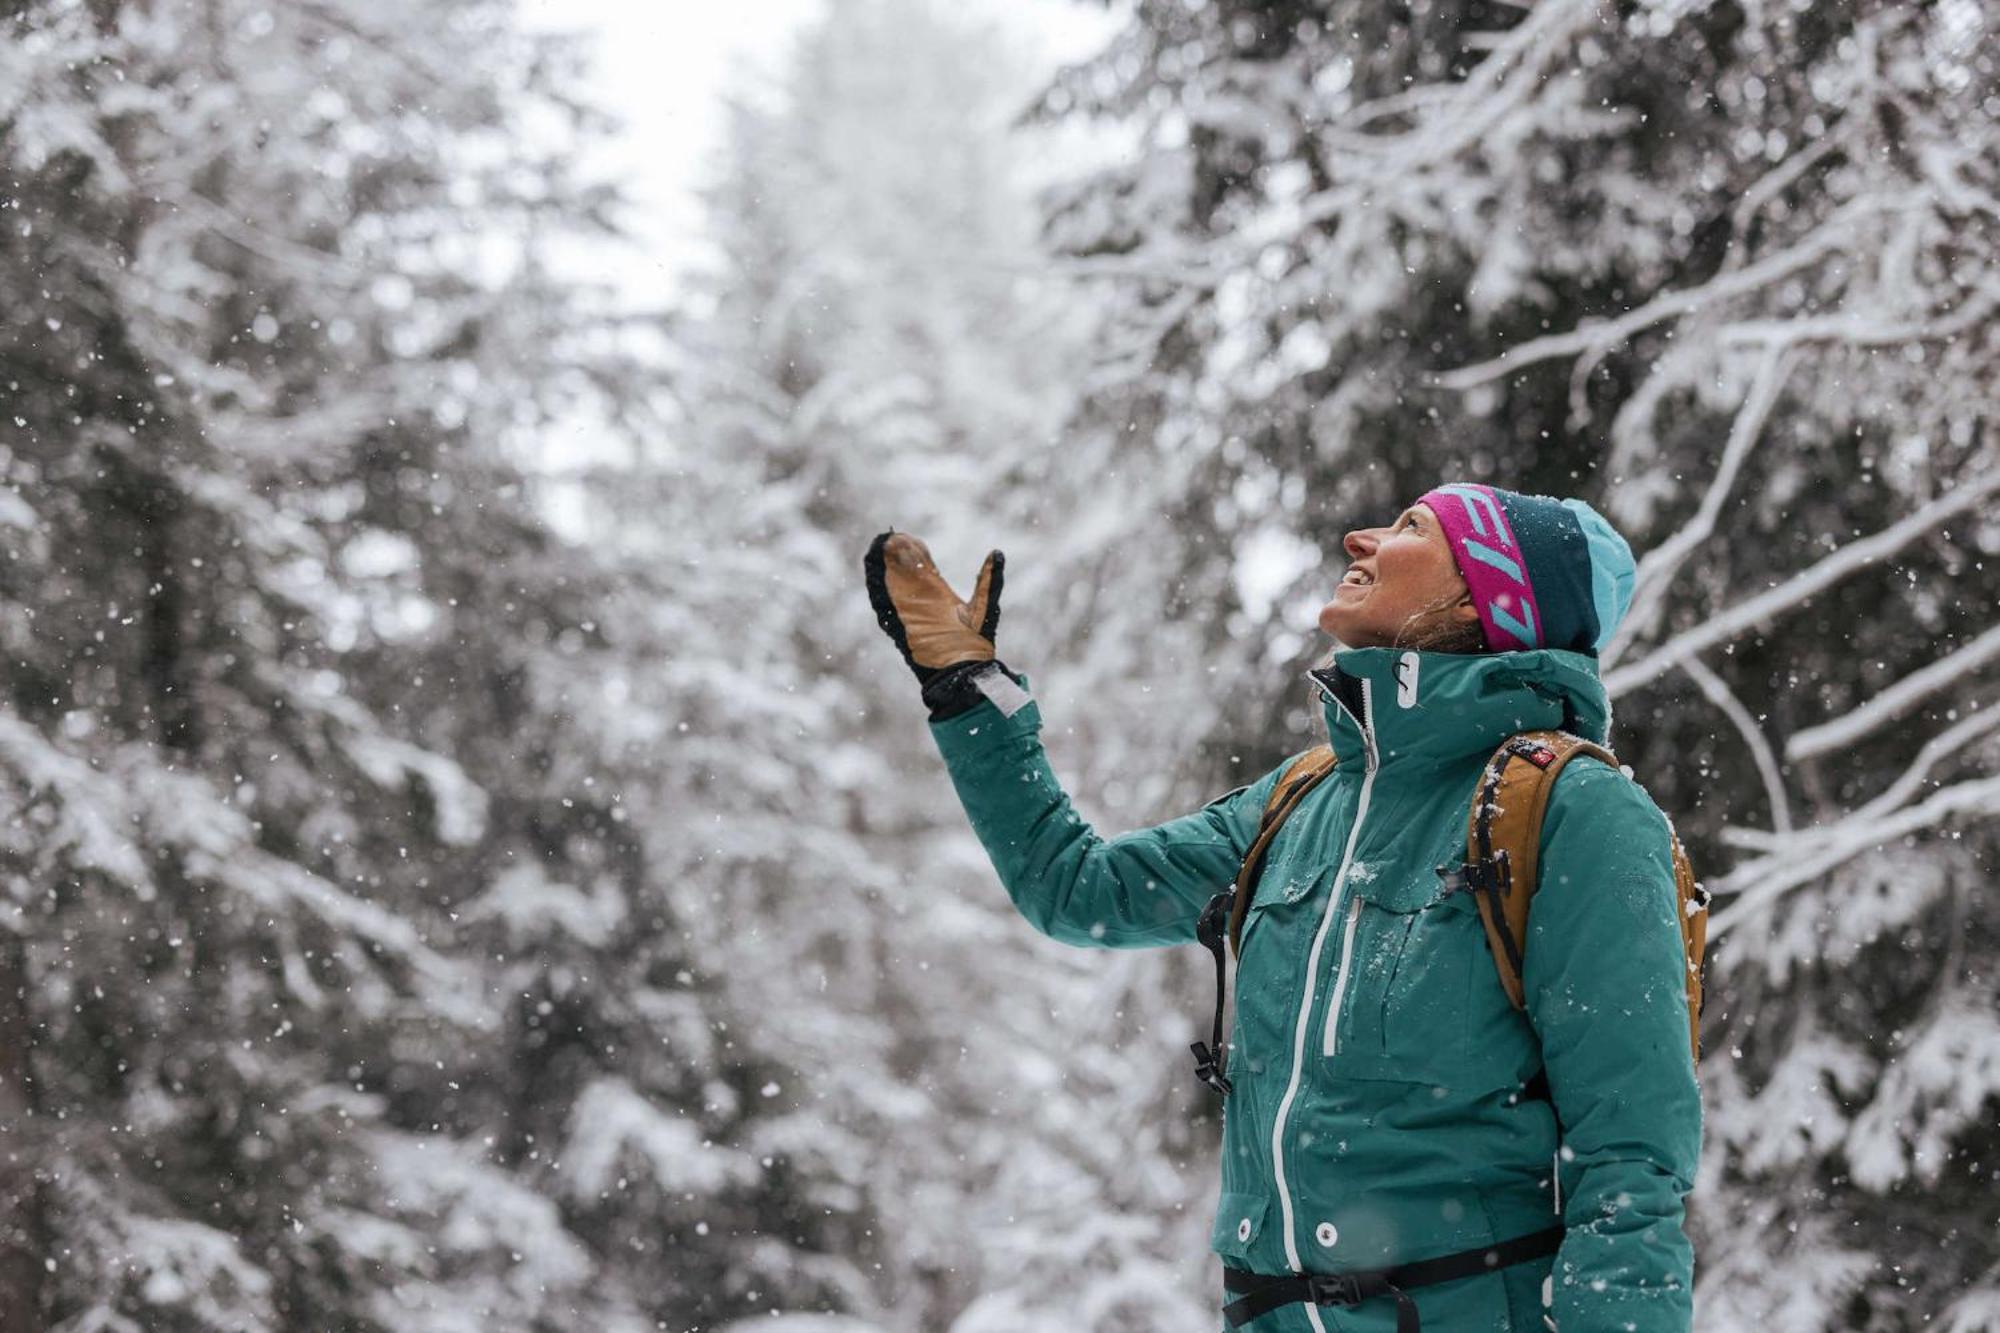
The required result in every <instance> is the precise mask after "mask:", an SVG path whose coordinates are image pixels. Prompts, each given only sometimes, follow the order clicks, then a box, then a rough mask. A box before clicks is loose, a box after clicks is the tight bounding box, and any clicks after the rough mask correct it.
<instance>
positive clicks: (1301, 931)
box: [931, 648, 1701, 1333]
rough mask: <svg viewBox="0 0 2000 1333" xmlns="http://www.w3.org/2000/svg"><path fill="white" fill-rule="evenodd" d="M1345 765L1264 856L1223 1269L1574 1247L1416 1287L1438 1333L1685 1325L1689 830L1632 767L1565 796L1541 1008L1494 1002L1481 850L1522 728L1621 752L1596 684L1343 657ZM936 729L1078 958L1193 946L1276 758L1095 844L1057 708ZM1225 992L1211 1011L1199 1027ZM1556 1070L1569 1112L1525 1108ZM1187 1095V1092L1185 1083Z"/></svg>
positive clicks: (1329, 718)
mask: <svg viewBox="0 0 2000 1333" xmlns="http://www.w3.org/2000/svg"><path fill="white" fill-rule="evenodd" d="M1313 677H1314V679H1315V680H1316V681H1317V682H1318V684H1319V687H1320V691H1321V699H1322V702H1323V704H1324V709H1325V716H1326V724H1327V732H1328V736H1329V738H1330V739H1331V741H1332V744H1333V747H1334V750H1335V752H1336V753H1337V755H1338V757H1339V763H1338V766H1337V767H1336V769H1335V771H1334V774H1333V776H1332V777H1330V778H1329V779H1327V780H1326V781H1325V782H1323V783H1321V784H1320V785H1319V786H1318V787H1317V788H1315V789H1314V790H1313V792H1312V793H1311V794H1310V795H1309V796H1308V797H1307V798H1306V800H1305V802H1304V803H1303V804H1302V805H1301V806H1300V808H1299V809H1298V811H1297V812H1296V813H1295V814H1294V815H1293V816H1292V818H1291V819H1290V821H1289V822H1288V823H1287V824H1286V826H1285V828H1284V829H1283V831H1282V832H1281V833H1280V834H1279V835H1278V837H1277V839H1276V840H1275V841H1274V842H1273V844H1272V849H1271V853H1270V859H1269V861H1268V862H1267V863H1266V866H1265V870H1264V874H1263V877H1262V878H1261V880H1260V881H1259V882H1258V885H1257V892H1256V895H1255V897H1254V898H1253V900H1252V902H1251V904H1250V908H1249V915H1248V916H1247V918H1246V919H1245V921H1244V925H1243V932H1242V937H1241V954H1240V957H1239V958H1238V960H1237V972H1236V980H1235V983H1234V986H1233V995H1234V999H1235V1019H1234V1024H1233V1027H1232V1030H1231V1048H1230V1061H1229V1072H1230V1076H1231V1078H1232V1079H1233V1080H1234V1082H1235V1091H1234V1092H1233V1093H1231V1094H1230V1096H1229V1097H1228V1098H1227V1100H1226V1101H1225V1102H1224V1113H1223V1132H1222V1194H1221V1199H1220V1202H1219V1206H1218V1207H1217V1209H1216V1215H1215V1230H1214V1235H1213V1238H1212V1248H1213V1249H1214V1250H1215V1252H1216V1253H1217V1254H1219V1255H1220V1256H1221V1257H1222V1259H1223V1261H1224V1262H1225V1263H1227V1264H1229V1265H1230V1266H1232V1267H1236V1268H1244V1269H1248V1270H1250V1271H1252V1272H1256V1273H1265V1274H1278V1273H1286V1272H1333V1271H1340V1270H1343V1269H1349V1268H1375V1267H1382V1266H1386V1265H1390V1264H1396V1263H1405V1262H1409V1261H1412V1260H1416V1259H1423V1258H1429V1257H1432V1256H1435V1255H1442V1254H1449V1253H1452V1252H1454V1251H1458V1250H1464V1249H1469V1248H1472V1247H1474V1246H1478V1245H1483V1244H1487V1243H1490V1242H1493V1241H1498V1240H1506V1239H1508V1238H1511V1237H1514V1236H1520V1235H1526V1234H1528V1233H1531V1232H1535V1231H1540V1230H1543V1229H1545V1228H1547V1227H1549V1226H1551V1225H1553V1224H1554V1221H1555V1219H1556V1218H1557V1217H1558V1216H1559V1217H1560V1219H1561V1222H1562V1224H1563V1225H1564V1226H1565V1227H1566V1228H1567V1234H1566V1236H1565V1238H1564V1240H1563V1243H1562V1247H1561V1249H1560V1250H1559V1251H1558V1252H1557V1253H1556V1254H1555V1255H1554V1256H1553V1257H1544V1258H1542V1259H1540V1260H1535V1261H1530V1262H1527V1263H1523V1264H1518V1265H1515V1266H1513V1267H1510V1268H1505V1269H1502V1270H1499V1271H1497V1272H1494V1273H1489V1274H1481V1275H1477V1276H1474V1277H1470V1278H1463V1279H1460V1280H1457V1281H1454V1282H1448V1283H1442V1284H1439V1285H1436V1286H1432V1287H1425V1288H1421V1289H1419V1290H1417V1291H1415V1292H1413V1293H1412V1295H1413V1296H1414V1297H1415V1299H1416V1301H1417V1305H1418V1309H1419V1313H1420V1315H1421V1317H1422V1320H1423V1325H1424V1328H1425V1329H1426V1330H1429V1331H1430V1333H1472V1331H1473V1330H1482V1331H1483V1330H1503V1329H1504V1330H1514V1331H1515V1333H1520V1331H1521V1330H1531V1331H1538V1330H1542V1329H1546V1328H1550V1327H1553V1328H1556V1329H1558V1330H1561V1333H1610V1331H1612V1330H1633V1331H1634V1333H1686V1330H1687V1329H1688V1327H1689V1324H1690V1319H1691V1296H1692V1286H1693V1269H1694V1255H1693V1251H1692V1247H1691V1246H1690V1245H1689V1243H1688V1239H1687V1237H1686V1235H1685V1234H1684V1232H1683V1230H1682V1226H1681V1222H1682V1208H1683V1200H1684V1198H1685V1196H1686V1194H1687V1192H1688V1190H1689V1189H1690V1187H1691V1186H1692V1183H1693V1180H1694V1175H1695V1159H1696V1155H1697V1153H1698V1152H1699V1150H1700V1144H1701V1100H1700V1093H1699V1089H1698V1086H1697V1083H1696V1080H1695V1070H1694V1061H1693V1057H1692V1055H1691V1054H1690V1052H1689V1050H1688V1037H1687V1033H1688V1019H1687V998H1686V989H1685V986H1684V984H1683V970H1684V962H1683V956H1682V950H1681V943H1680V932H1679V929H1678V926H1677V925H1676V923H1675V919H1674V913H1675V910H1676V899H1675V891H1674V879H1673V867H1672V860H1671V852H1670V842H1669V838H1670V833H1669V827H1668V824H1667V820H1666V817H1665V816H1664V815H1662V814H1661V813H1660V811H1659V809H1658V807H1656V806H1655V805H1654V804H1653V802H1652V801H1651V800H1650V799H1649V798H1648V797H1647V795H1646V793H1645V792H1644V791H1643V790H1641V789H1640V787H1639V786H1638V785H1637V784H1636V783H1635V782H1634V781H1632V779H1631V778H1629V777H1627V776H1625V775H1623V774H1621V773H1618V772H1614V771H1612V770H1611V769H1610V768H1609V767H1607V766H1605V765H1603V764H1601V763H1597V762H1595V761H1591V760H1587V759H1580V760H1578V761H1576V762H1574V763H1572V764H1570V765H1569V766H1567V767H1566V768H1565V769H1563V770H1562V772H1561V774H1560V775H1559V776H1558V778H1557V780H1556V784H1555V787H1554V789H1553V791H1552V793H1551V797H1550V802H1549V806H1548V810H1547V814H1546V816H1545V818H1544V822H1543V826H1542V854H1541V855H1542V859H1541V883H1540V887H1539V889H1538V890H1537V892H1536V895H1535V898H1534V900H1533V908H1532V911H1531V912H1530V915H1529V922H1528V947H1527V956H1526V965H1525V973H1524V979H1525V988H1526V995H1527V1006H1528V1007H1527V1012H1526V1014H1523V1013H1521V1012H1520V1011H1518V1010H1516V1009H1514V1008H1513V1007H1512V1006H1511V1005H1510V1004H1509V1003H1508V1001H1507V998H1506V995H1505V993H1504V992H1503V991H1502V989H1501V986H1500V981H1499V978H1498V974H1497V973H1496V971H1495V969H1494V966H1493V960H1492V957H1491V955H1490V954H1489V952H1488V946H1487V943H1486V938H1485V933H1484V930H1483V929H1482V927H1481V925H1480V922H1479V918H1478V914H1477V911H1476V909H1475V908H1474V906H1473V903H1472V901H1471V898H1470V896H1469V895H1467V894H1464V893H1454V894H1446V893H1444V891H1443V881H1442V880H1441V879H1440V877H1439V875H1438V874H1437V872H1436V868H1437V867H1439V866H1443V865H1457V864H1458V863H1459V862H1460V861H1461V860H1462V859H1463V856H1464V846H1465V843H1464V840H1465V824H1466V816H1467V813H1468V811H1469V808H1470V805H1471V798H1472V792H1473V788H1474V785H1475V780H1476V779H1477V777H1478V775H1479V772H1480V770H1481V767H1482V765H1483V764H1484V763H1485V761H1486V759H1487V758H1488V757H1489V756H1490V755H1491V754H1492V752H1493V750H1494V748H1495V747H1496V746H1497V745H1498V744H1499V743H1500V741H1501V740H1502V739H1503V738H1505V737H1506V736H1508V735H1511V734H1512V733H1514V732H1517V731H1527V730H1533V729H1539V728H1544V727H1565V728H1566V729H1568V730H1570V731H1573V732H1575V733H1577V734H1579V735H1582V736H1585V737H1588V738H1589V739H1592V740H1597V741H1602V740H1604V739H1605V732H1606V727H1607V723H1608V718H1609V707H1608V705H1607V703H1606V699H1605V694H1604V689H1603V686H1602V685H1601V683H1600V682H1599V680H1598V677H1597V672H1596V663H1595V662H1594V661H1593V660H1592V659H1591V658H1588V657H1585V656H1582V655H1579V654H1576V653H1569V652H1562V651H1558V650H1553V649H1543V650H1538V651H1534V652H1513V653H1498V654H1491V655H1483V656H1460V655H1455V654H1445V653H1399V652H1395V651H1392V650H1390V649H1385V648H1364V649H1353V650H1348V651H1344V652H1341V653H1340V654H1338V655H1337V656H1336V658H1335V660H1334V664H1333V665H1332V666H1331V667H1329V668H1327V669H1325V670H1322V671H1316V672H1314V673H1313ZM1001 695H1002V697H1000V698H998V699H997V700H996V699H995V698H994V697H992V696H989V698H988V699H987V700H985V701H982V702H981V703H980V704H979V705H978V706H977V707H975V708H974V709H972V710H971V711H970V712H966V713H962V714H960V715H959V716H957V717H954V718H949V719H946V720H944V721H941V722H934V723H932V724H931V730H932V734H933V736H934V737H935V739H936V741H937V744H938V748H939V750H940V751H942V753H943V755H944V759H945V763H946V765H947V767H948V768H949V769H950V772H951V778H952V782H953V784H954V785H955V786H956V788H957V791H958V795H959V798H960V800H961V801H962V802H963V804H964V806H965V810H966V813H967V815H968V816H970V818H971V821H972V826H973V829H974V830H975V832H976V833H977V834H978V836H979V839H980V841H981V842H982V843H983V844H984V845H985V848H986V851H987V853H988V855H989V856H990V857H991V858H992V861H993V866H994V869H995V870H996V871H997V872H998V874H999V877H1000V882H1001V883H1002V884H1003V885H1004V886H1005V887H1006V889H1007V892H1008V894H1009V896H1010V897H1011V898H1012V899H1013V901H1014V904H1015V906H1016V907H1017V908H1018V909H1019V910H1020V912H1021V914H1022V915H1023V916H1025V917H1026V918H1027V919H1028V920H1029V921H1030V922H1031V923H1033V925H1034V926H1035V927H1036V928H1037V929H1039V930H1041V931H1043V932H1044V933H1046V934H1048V935H1050V936H1052V937H1054V938H1055V939H1058V940H1061V941H1063V942H1064V943H1067V944H1074V945H1080V946H1086V947H1093V946H1094V947H1099V948H1142V947H1147V946H1152V945H1170V944H1189V943H1193V942H1195V922H1196V919H1197V917H1198V915H1199V914H1200V911H1201V909H1202V907H1203V905H1204V904H1205V903H1206V902H1207V901H1208V899H1209V898H1210V897H1211V896H1212V895H1213V894H1215V893H1216V892H1218V891H1219V890H1221V889H1224V888H1226V887H1227V886H1228V885H1229V884H1230V882H1231V880H1232V879H1233V878H1234V877H1235V874H1236V871H1237V867H1238V865H1239V864H1240V863H1241V861H1242V858H1243V856H1244V853H1245V852H1246V851H1247V850H1248V848H1249V846H1250V842H1251V839H1252V838H1253V837H1254V835H1255V833H1256V829H1257V824H1258V818H1259V815H1260V813H1261V812H1262V810H1263V808H1264V802H1265V798H1266V797H1267V796H1268V795H1269V794H1270V792H1271V790H1272V788H1273V786H1274V785H1275V784H1276V782H1277V780H1278V777H1279V774H1280V773H1281V772H1282V766H1281V767H1280V768H1279V769H1274V770H1273V771H1272V772H1270V773H1268V774H1266V775H1264V777H1263V778H1261V779H1260V780H1258V781H1256V782H1253V783H1251V784H1250V785H1248V786H1246V787H1241V788H1239V789H1237V790H1236V791H1233V792H1230V793H1229V794H1228V795H1226V796H1223V797H1220V798H1219V799H1217V800H1215V801H1212V802H1210V803H1209V804H1208V805H1207V806H1205V807H1203V808H1202V809H1201V810H1199V811H1197V812H1195V813H1193V814H1190V815H1186V816H1183V817H1182V818H1179V819H1175V820H1171V821H1169V822H1167V823H1164V824H1161V825H1158V826H1156V827H1154V828H1147V829H1140V830H1138V831H1136V832H1131V833H1126V834H1122V835H1120V836H1118V837H1114V838H1108V839H1107V838H1102V837H1100V836H1098V834H1096V833H1095V832H1094V831H1093V830H1092V829H1091V828H1090V826H1089V825H1088V824H1087V823H1086V822H1085V821H1084V820H1083V819H1082V818H1081V817H1079V816H1078V814H1077V813H1076V811H1075V810H1074V808H1073V807H1072V806H1071V804H1070V800H1069V797H1068V796H1067V795H1066V794H1065V793H1064V791H1063V789H1062V787H1061V785H1060V784H1059V783H1058V782H1057V781H1056V778H1055V775H1054V774H1053V773H1052V772H1051V771H1050V769H1049V765H1048V761H1047V759H1046V758H1045V756H1044V755H1043V752H1042V746H1041V742H1040V740H1039V739H1038V735H1037V733H1038V732H1039V731H1040V729H1041V716H1040V711H1039V707H1038V705H1036V704H1035V703H1034V702H1033V701H1032V699H1031V698H1029V697H1028V696H1027V695H1026V694H1025V693H1022V694H1019V695H1018V696H1015V695H1013V692H1011V691H1007V692H1001ZM1207 998H1208V997H1207V996H1205V995H1204V996H1192V995H1191V996H1190V997H1189V1006H1190V1011H1193V1010H1194V1009H1195V1008H1196V1007H1198V1005H1199V1003H1200V1002H1201V1001H1203V1000H1205V999H1207ZM1538 1070H1541V1071H1545V1072H1546V1075H1547V1086H1548V1092H1549V1096H1548V1097H1547V1098H1546V1099H1543V1098H1539V1097H1531V1096H1524V1095H1522V1091H1521V1090H1522V1088H1523V1087H1524V1085H1525V1084H1527V1083H1528V1082H1530V1081H1531V1080H1532V1079H1533V1076H1534V1075H1535V1073H1536V1072H1537V1071H1538ZM1190 1077H1192V1075H1190ZM1250 1327H1251V1333H1285V1331H1287V1330H1291V1331H1295V1333H1305V1331H1307V1330H1310V1331H1311V1333H1328V1331H1329V1330H1338V1331H1340V1333H1350V1331H1351V1333H1363V1331H1367V1333H1375V1331H1377V1330H1379V1331H1380V1333H1389V1330H1392V1329H1394V1327H1395V1306H1394V1302H1393V1301H1390V1300H1375V1301H1371V1302H1368V1303H1365V1304H1363V1305H1361V1306H1358V1307H1353V1308H1346V1307H1332V1306H1326V1307H1311V1306H1305V1305H1291V1306H1286V1307H1283V1308H1280V1309H1278V1310H1275V1311H1272V1312H1271V1313H1269V1314H1266V1315H1264V1316H1262V1317H1261V1318H1259V1319H1258V1320H1256V1321H1255V1322H1254V1323H1253V1324H1252V1325H1251V1326H1250Z"/></svg>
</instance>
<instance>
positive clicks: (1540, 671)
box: [1306, 648, 1611, 767]
mask: <svg viewBox="0 0 2000 1333" xmlns="http://www.w3.org/2000/svg"><path fill="white" fill-rule="evenodd" d="M1306 674H1307V676H1308V677H1309V678H1310V679H1311V680H1312V682H1313V685H1314V687H1315V692H1316V693H1317V694H1318V695H1319V698H1320V702H1321V705H1322V708H1323V710H1324V715H1325V718H1326V729H1327V737H1328V739H1329V740H1330V741H1331V742H1332V744H1333V749H1334V753H1335V754H1336V755H1337V756H1338V757H1339V760H1340V763H1341V765H1342V766H1343V767H1345V766H1348V765H1361V764H1363V763H1366V762H1368V761H1369V757H1370V755H1371V754H1372V755H1373V762H1374V763H1375V764H1376V765H1377V766H1386V765H1390V764H1396V765H1399V766H1403V767H1409V766H1412V765H1415V766H1418V767H1436V766H1440V765H1444V764H1448V763H1450V762H1451V761H1453V760H1459V759H1464V758H1466V757H1468V756H1471V755H1474V754H1490V753H1491V752H1492V751H1493V749H1494V748H1495V747H1496V746H1498V745H1499V744H1500V742H1501V741H1503V740H1505V739H1506V738H1507V737H1509V736H1511V735H1513V734H1514V733H1515V732H1518V731H1539V730H1542V729H1544V728H1560V729H1562V730H1565V731H1570V732H1574V733H1575V734H1576V735H1579V736H1582V737H1584V738H1585V739H1586V740H1592V741H1597V742H1598V743H1600V744H1602V743H1603V742H1604V741H1605V738H1606V736H1607V735H1608V734H1609V731H1610V725H1611V706H1610V703H1609V701H1608V699H1607V698H1606V696H1605V693H1604V685H1603V682H1602V681H1600V680H1599V679H1598V676H1597V661H1596V659H1595V658H1592V657H1589V656H1586V655H1585V654H1582V653H1573V652H1568V651H1565V650H1563V649H1560V648H1538V649H1535V650H1533V651H1527V652H1511V653H1420V652H1411V651H1404V650H1400V649H1394V648H1347V649H1343V650H1341V651H1340V652H1337V653H1335V654H1334V657H1333V660H1332V662H1331V663H1329V664H1328V665H1326V666H1322V667H1315V668H1314V669H1313V670H1311V671H1309V672H1307V673H1306Z"/></svg>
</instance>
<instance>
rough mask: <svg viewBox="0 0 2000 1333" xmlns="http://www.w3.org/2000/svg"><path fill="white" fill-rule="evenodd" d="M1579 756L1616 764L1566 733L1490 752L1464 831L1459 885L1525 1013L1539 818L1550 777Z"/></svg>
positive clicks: (1536, 736)
mask: <svg viewBox="0 0 2000 1333" xmlns="http://www.w3.org/2000/svg"><path fill="white" fill-rule="evenodd" d="M1578 755H1587V756H1589V757H1590V758H1592V759H1598V760H1602V761H1603V762H1604V763H1607V764H1609V765H1611V766H1612V767H1613V768H1617V767H1618V756H1616V755H1614V754H1613V753H1611V751H1609V750H1607V749H1605V748H1604V747H1603V746H1601V745H1597V744H1594V743H1592V742H1590V741H1587V740H1584V739H1583V738H1582V737H1581V736H1575V735H1572V734H1570V733H1569V732H1566V731H1524V732H1522V733H1521V734H1519V735H1518V736H1509V737H1508V738H1507V739H1506V740H1504V741H1502V742H1501V743H1500V748H1499V749H1497V750H1495V751H1494V752H1493V758H1492V759H1490V760H1488V761H1487V764H1486V768H1485V771H1484V772H1482V773H1481V774H1480V775H1479V788H1478V790H1477V791H1475V792H1474V793H1473V798H1472V810H1471V813H1470V814H1469V815H1468V816H1467V818H1466V826H1465V887H1467V888H1469V889H1471V890H1472V891H1473V893H1472V896H1473V901H1474V903H1475V904H1477V906H1478V908H1479V919H1480V921H1481V923H1482V924H1484V925H1485V927H1486V942H1487V943H1488V944H1489V945H1490V946H1492V950H1493V962H1494V964H1495V965H1496V966H1497V967H1498V968H1499V969H1500V984H1501V986H1502V987H1503V988H1504V989H1505V990H1506V992H1507V998H1508V1000H1509V1001H1511V1002H1512V1003H1513V1005H1514V1007H1515V1008H1516V1009H1525V1008H1527V1001H1526V998H1525V996H1524V994H1523V991H1522V988H1521V959H1522V956H1523V952H1524V950H1525V949H1526V947H1527V942H1528V902H1529V899H1531V898H1532V897H1533V896H1534V892H1535V881H1536V876H1537V872H1538V871H1539V870H1540V861H1541V851H1542V816H1543V815H1544V814H1546V813H1547V811H1548V806H1549V793H1550V792H1552V791H1553V790H1555V785H1556V778H1557V777H1558V776H1559V775H1560V774H1561V773H1562V771H1563V768H1564V767H1565V766H1566V765H1568V763H1569V761H1570V760H1572V759H1574V758H1576V757H1577V756H1578Z"/></svg>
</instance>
